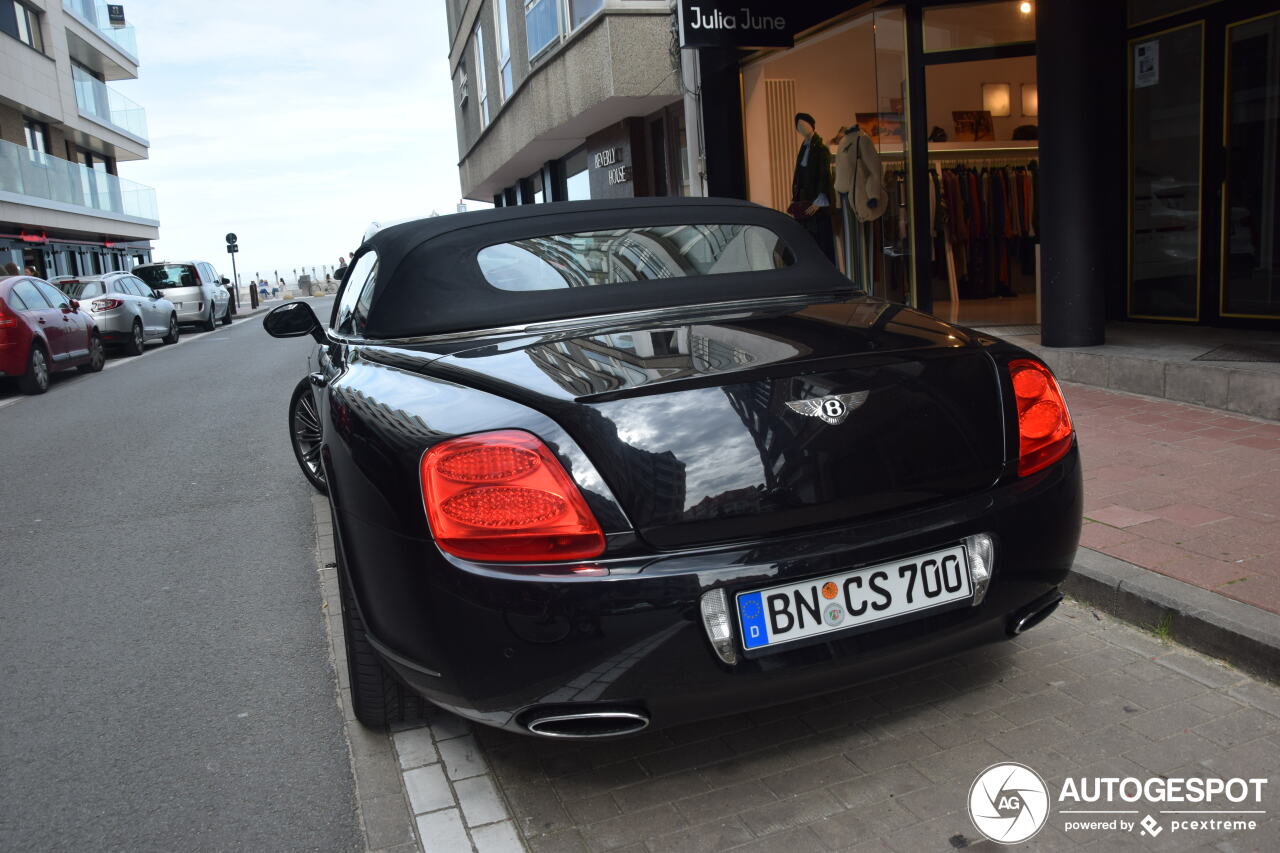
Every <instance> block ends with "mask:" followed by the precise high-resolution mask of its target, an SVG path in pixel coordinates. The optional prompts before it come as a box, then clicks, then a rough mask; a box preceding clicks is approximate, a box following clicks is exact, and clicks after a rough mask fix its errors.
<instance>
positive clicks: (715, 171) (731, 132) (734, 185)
mask: <svg viewBox="0 0 1280 853" xmlns="http://www.w3.org/2000/svg"><path fill="white" fill-rule="evenodd" d="M698 67H699V69H700V71H701V88H702V98H701V100H702V135H703V138H702V145H703V149H704V151H705V152H706V169H707V195H712V196H724V197H728V198H746V197H747V156H746V149H745V146H744V145H743V128H742V91H741V84H740V83H739V81H738V51H736V50H727V49H721V48H715V49H712V48H707V49H703V50H699V51H698Z"/></svg>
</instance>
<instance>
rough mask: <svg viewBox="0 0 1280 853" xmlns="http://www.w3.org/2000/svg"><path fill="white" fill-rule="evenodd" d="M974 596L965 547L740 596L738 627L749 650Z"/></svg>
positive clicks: (743, 642)
mask: <svg viewBox="0 0 1280 853" xmlns="http://www.w3.org/2000/svg"><path fill="white" fill-rule="evenodd" d="M972 596H973V586H972V583H971V581H970V578H969V561H968V559H967V557H966V555H965V551H964V548H963V547H962V546H960V545H956V546H955V547H952V548H946V549H944V550H941V551H933V552H931V553H928V554H921V555H919V556H916V557H911V558H909V559H905V560H898V561H895V562H892V563H884V564H882V565H879V566H869V567H867V568H865V569H858V570H857V571H853V572H845V573H843V574H838V575H830V576H828V577H823V578H814V579H813V580H808V581H803V582H801V583H793V584H786V585H785V586H775V587H770V588H768V589H758V590H754V591H752V592H741V593H738V596H737V602H738V623H739V625H740V626H741V628H742V645H743V647H744V648H746V649H748V650H751V649H761V648H764V647H766V646H779V645H782V644H784V643H792V642H795V641H796V640H803V639H807V638H809V637H814V636H817V635H819V634H829V633H832V632H834V631H845V630H848V629H849V628H854V627H859V626H862V625H869V624H871V623H874V622H883V621H885V620H886V619H892V618H894V617H896V616H901V615H903V614H904V613H914V612H916V611H921V610H931V609H933V608H935V607H938V606H940V605H944V604H953V603H955V602H958V601H964V600H965V599H967V598H971V597H972Z"/></svg>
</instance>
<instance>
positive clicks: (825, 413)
mask: <svg viewBox="0 0 1280 853" xmlns="http://www.w3.org/2000/svg"><path fill="white" fill-rule="evenodd" d="M870 393H871V392H870V391H854V392H853V393H851V394H828V395H827V396H826V397H819V398H818V399H816V400H788V401H787V408H789V409H790V410H791V411H793V412H797V413H799V414H801V415H807V416H809V417H811V418H822V420H824V421H826V422H827V423H829V424H840V423H844V419H845V418H847V417H849V413H850V412H852V411H853V410H854V409H856V408H858V407H859V406H861V405H862V404H863V403H865V402H866V401H867V395H868V394H870Z"/></svg>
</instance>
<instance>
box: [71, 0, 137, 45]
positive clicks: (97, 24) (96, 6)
mask: <svg viewBox="0 0 1280 853" xmlns="http://www.w3.org/2000/svg"><path fill="white" fill-rule="evenodd" d="M62 7H63V8H64V9H70V10H71V11H72V12H75V13H76V15H78V16H79V17H81V18H83V19H84V21H85V23H87V24H89V25H90V26H91V27H93V28H94V29H96V30H98V32H100V33H102V34H103V35H104V36H106V37H107V38H109V39H111V41H113V42H115V43H116V44H117V45H118V46H119V47H120V49H121V50H123V51H124V52H125V53H127V54H129V55H130V56H132V57H133V58H134V59H137V58H138V36H137V34H136V33H135V32H134V29H133V26H132V25H128V24H126V25H125V26H123V27H113V26H111V24H110V19H109V18H108V17H107V4H106V3H96V2H94V0H62Z"/></svg>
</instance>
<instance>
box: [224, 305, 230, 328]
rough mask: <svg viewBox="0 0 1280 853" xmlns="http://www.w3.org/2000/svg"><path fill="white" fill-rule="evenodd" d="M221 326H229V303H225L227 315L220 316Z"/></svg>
mask: <svg viewBox="0 0 1280 853" xmlns="http://www.w3.org/2000/svg"><path fill="white" fill-rule="evenodd" d="M222 325H224V326H230V325H231V303H230V302H228V303H227V313H225V314H223V315H222Z"/></svg>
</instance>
